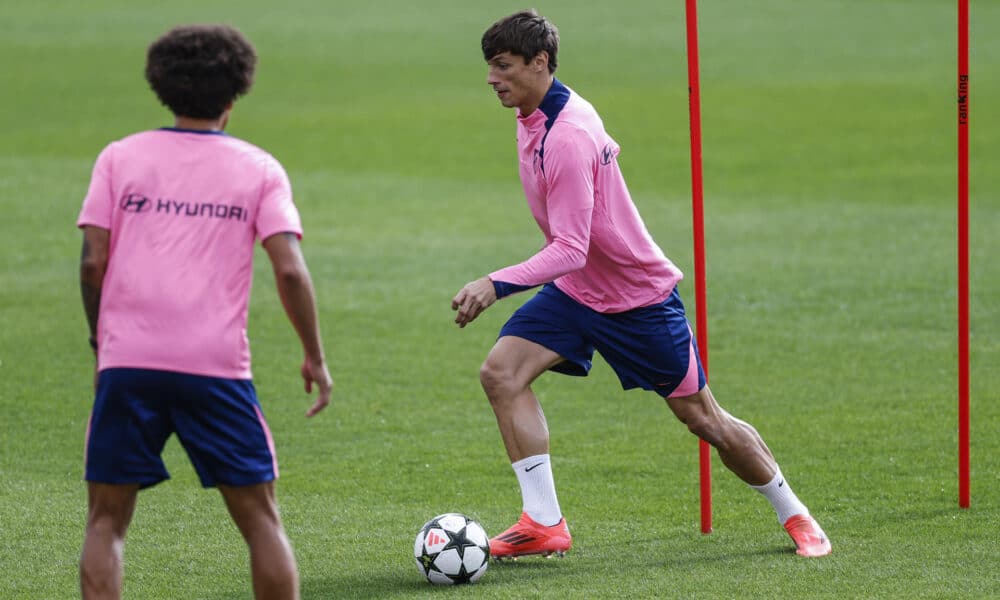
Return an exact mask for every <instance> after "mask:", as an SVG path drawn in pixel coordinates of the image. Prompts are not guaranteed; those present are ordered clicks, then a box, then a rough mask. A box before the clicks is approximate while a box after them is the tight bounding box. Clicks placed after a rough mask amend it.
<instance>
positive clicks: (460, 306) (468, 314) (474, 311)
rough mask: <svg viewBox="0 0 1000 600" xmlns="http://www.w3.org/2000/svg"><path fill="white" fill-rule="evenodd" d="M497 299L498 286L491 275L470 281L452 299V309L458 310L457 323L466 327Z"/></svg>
mask: <svg viewBox="0 0 1000 600" xmlns="http://www.w3.org/2000/svg"><path fill="white" fill-rule="evenodd" d="M496 301H497V292H496V288H495V287H494V286H493V281H492V280H491V279H490V278H489V276H486V277H480V278H479V279H477V280H475V281H470V282H469V283H467V284H465V287H463V288H462V289H460V290H459V291H458V293H457V294H455V297H454V298H452V299H451V309H452V310H454V311H457V312H456V314H455V323H456V324H458V326H459V327H465V326H466V325H468V324H469V323H471V322H473V321H475V320H476V317H478V316H479V315H481V314H482V313H483V311H485V310H486V309H487V308H489V307H490V306H491V305H492V304H493V303H494V302H496Z"/></svg>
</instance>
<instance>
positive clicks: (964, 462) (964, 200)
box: [958, 0, 969, 508]
mask: <svg viewBox="0 0 1000 600" xmlns="http://www.w3.org/2000/svg"><path fill="white" fill-rule="evenodd" d="M958 506H959V507H961V508H969V0H958Z"/></svg>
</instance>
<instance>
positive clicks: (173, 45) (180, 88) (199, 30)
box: [146, 25, 257, 119]
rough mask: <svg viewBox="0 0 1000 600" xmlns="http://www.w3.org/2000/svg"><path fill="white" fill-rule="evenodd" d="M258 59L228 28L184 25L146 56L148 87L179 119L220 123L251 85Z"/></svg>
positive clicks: (174, 29) (237, 35)
mask: <svg viewBox="0 0 1000 600" xmlns="http://www.w3.org/2000/svg"><path fill="white" fill-rule="evenodd" d="M256 66H257V53H256V51H254V48H253V45H252V44H251V43H250V41H249V40H247V38H246V37H244V36H243V34H242V33H240V32H239V31H238V30H236V29H234V28H233V27H229V26H228V25H184V26H180V27H175V28H173V29H171V30H170V31H168V32H167V33H165V34H163V35H162V36H161V37H160V38H159V39H157V40H156V41H155V42H153V43H152V44H151V45H150V46H149V51H148V52H147V53H146V81H148V82H149V86H150V87H151V88H153V91H154V92H156V96H157V97H158V98H159V99H160V102H162V103H163V104H164V105H166V107H167V108H169V109H170V110H171V112H173V113H174V114H175V115H177V116H179V117H190V118H193V119H215V118H218V117H219V115H221V114H222V113H223V112H224V111H225V110H226V107H227V106H229V104H230V103H231V102H233V101H234V100H236V99H237V98H239V97H240V96H242V95H244V94H246V93H247V92H248V91H249V90H250V86H251V85H252V84H253V73H254V68H255V67H256Z"/></svg>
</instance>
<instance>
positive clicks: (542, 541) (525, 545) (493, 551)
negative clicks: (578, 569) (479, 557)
mask: <svg viewBox="0 0 1000 600" xmlns="http://www.w3.org/2000/svg"><path fill="white" fill-rule="evenodd" d="M572 545H573V538H572V537H570V535H569V527H567V526H566V519H560V520H559V522H558V523H556V524H555V525H552V526H551V527H546V526H545V525H541V524H539V523H536V522H535V521H534V519H532V518H531V517H529V516H528V513H521V518H520V519H518V521H517V523H515V524H514V525H513V526H512V527H511V528H510V529H508V530H507V531H505V532H503V533H501V534H500V535H498V536H496V537H494V538H493V539H491V540H490V556H492V557H493V558H494V559H497V560H502V559H504V558H511V559H514V558H517V557H518V556H527V555H530V554H542V555H544V556H546V557H549V556H551V555H553V554H555V555H556V556H560V557H561V556H563V555H565V554H566V551H567V550H569V548H570V546H572Z"/></svg>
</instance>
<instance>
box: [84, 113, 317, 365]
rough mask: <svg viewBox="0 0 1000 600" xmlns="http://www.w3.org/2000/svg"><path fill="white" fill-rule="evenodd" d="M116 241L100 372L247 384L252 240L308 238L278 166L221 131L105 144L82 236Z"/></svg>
mask: <svg viewBox="0 0 1000 600" xmlns="http://www.w3.org/2000/svg"><path fill="white" fill-rule="evenodd" d="M85 225H93V226H96V227H100V228H103V229H107V230H109V231H110V248H109V259H108V267H107V271H106V273H105V276H104V284H103V287H102V289H101V308H100V318H99V321H98V327H97V329H98V334H97V343H98V349H99V350H98V368H99V369H107V368H112V367H132V368H143V369H159V370H165V371H176V372H181V373H191V374H195V375H207V376H212V377H225V378H230V379H250V378H251V376H252V375H251V370H250V344H249V340H248V338H247V307H248V304H249V298H250V287H251V284H252V278H253V252H254V245H255V240H258V239H259V240H264V239H267V238H268V237H270V236H272V235H274V234H277V233H283V232H287V233H294V234H295V235H298V236H301V234H302V226H301V224H300V220H299V215H298V211H297V210H296V208H295V205H294V204H293V202H292V192H291V185H290V184H289V181H288V176H287V175H286V174H285V170H284V169H283V168H282V166H281V164H280V163H278V161H277V160H275V159H274V157H272V156H271V155H270V154H268V153H266V152H264V151H263V150H261V149H260V148H257V147H256V146H254V145H252V144H249V143H247V142H245V141H242V140H239V139H237V138H234V137H230V136H228V135H225V134H222V133H219V132H196V131H187V130H178V129H160V130H155V131H146V132H142V133H138V134H135V135H132V136H129V137H126V138H124V139H122V140H119V141H117V142H113V143H111V144H110V145H108V146H107V147H106V148H105V149H104V150H103V151H102V152H101V154H100V156H99V157H98V159H97V163H96V165H95V166H94V171H93V175H92V177H91V181H90V188H89V190H88V191H87V196H86V198H85V199H84V201H83V208H82V209H81V211H80V216H79V218H78V219H77V226H78V227H83V226H85Z"/></svg>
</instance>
